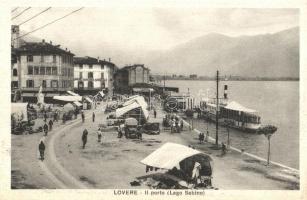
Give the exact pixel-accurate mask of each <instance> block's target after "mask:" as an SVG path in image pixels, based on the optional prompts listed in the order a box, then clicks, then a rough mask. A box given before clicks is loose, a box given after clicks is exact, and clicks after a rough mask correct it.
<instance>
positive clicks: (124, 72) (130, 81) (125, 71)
mask: <svg viewBox="0 0 307 200" xmlns="http://www.w3.org/2000/svg"><path fill="white" fill-rule="evenodd" d="M149 72H150V70H149V69H148V68H146V67H145V66H144V65H143V64H135V65H132V66H125V67H123V68H121V69H119V70H118V71H117V72H116V74H115V76H114V80H115V84H114V85H115V90H116V91H117V92H119V93H125V92H128V91H129V89H130V88H131V87H133V85H135V84H148V83H149Z"/></svg>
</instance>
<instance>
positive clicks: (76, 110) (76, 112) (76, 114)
mask: <svg viewBox="0 0 307 200" xmlns="http://www.w3.org/2000/svg"><path fill="white" fill-rule="evenodd" d="M77 117H78V109H77V108H76V109H75V119H77Z"/></svg>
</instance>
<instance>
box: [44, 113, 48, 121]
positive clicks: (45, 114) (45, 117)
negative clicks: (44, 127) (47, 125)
mask: <svg viewBox="0 0 307 200" xmlns="http://www.w3.org/2000/svg"><path fill="white" fill-rule="evenodd" d="M44 121H45V122H47V112H46V111H45V113H44Z"/></svg>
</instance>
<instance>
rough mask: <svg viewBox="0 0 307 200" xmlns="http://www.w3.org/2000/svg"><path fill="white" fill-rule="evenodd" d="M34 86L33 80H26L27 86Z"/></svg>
mask: <svg viewBox="0 0 307 200" xmlns="http://www.w3.org/2000/svg"><path fill="white" fill-rule="evenodd" d="M33 87H34V80H27V88H33Z"/></svg>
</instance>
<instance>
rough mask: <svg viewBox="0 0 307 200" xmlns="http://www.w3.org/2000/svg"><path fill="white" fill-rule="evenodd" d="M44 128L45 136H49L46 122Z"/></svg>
mask: <svg viewBox="0 0 307 200" xmlns="http://www.w3.org/2000/svg"><path fill="white" fill-rule="evenodd" d="M43 129H44V133H45V136H47V135H48V125H47V124H46V123H45V124H44V126H43Z"/></svg>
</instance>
